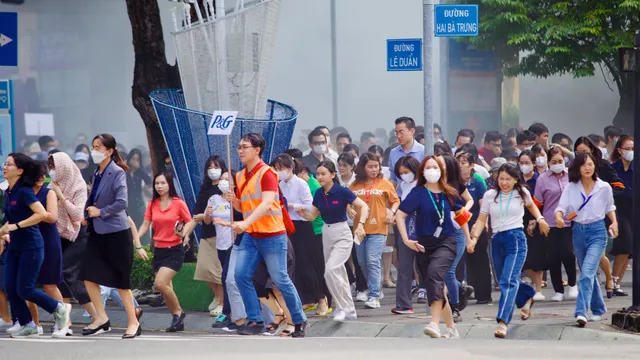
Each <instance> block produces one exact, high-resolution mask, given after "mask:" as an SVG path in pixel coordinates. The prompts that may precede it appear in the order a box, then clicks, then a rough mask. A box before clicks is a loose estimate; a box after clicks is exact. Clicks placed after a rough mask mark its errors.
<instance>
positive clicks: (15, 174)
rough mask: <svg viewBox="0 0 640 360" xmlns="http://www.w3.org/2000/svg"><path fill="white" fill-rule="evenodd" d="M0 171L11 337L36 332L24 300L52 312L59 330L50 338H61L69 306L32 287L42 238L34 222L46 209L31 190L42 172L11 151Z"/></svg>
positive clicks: (40, 259)
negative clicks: (12, 320) (8, 238)
mask: <svg viewBox="0 0 640 360" xmlns="http://www.w3.org/2000/svg"><path fill="white" fill-rule="evenodd" d="M3 174H4V178H5V179H6V180H7V182H8V183H9V188H8V189H7V192H6V196H7V197H6V199H5V205H4V225H3V226H2V228H1V229H0V237H2V236H4V235H7V234H10V236H11V242H10V243H9V247H8V250H7V254H6V260H5V286H6V292H7V297H8V298H9V302H10V304H11V310H12V311H13V313H14V314H15V316H16V318H17V324H19V327H18V328H17V329H16V331H15V332H14V333H12V334H11V336H12V337H27V336H34V335H35V336H37V335H38V329H37V328H36V325H35V324H34V322H33V319H32V318H31V314H30V313H29V308H28V307H27V303H26V301H30V302H32V303H35V304H36V305H38V306H40V307H41V308H43V309H44V310H45V311H47V312H48V313H51V314H53V315H54V318H55V321H56V325H57V327H58V329H60V331H57V332H55V333H54V337H64V336H66V334H67V331H66V328H67V326H68V324H69V315H70V313H71V305H69V304H64V303H62V302H61V301H57V300H55V299H53V298H52V297H50V296H49V295H47V294H45V293H44V292H42V291H40V290H37V289H36V287H35V285H36V279H37V277H38V273H39V272H40V266H41V265H42V262H43V260H44V240H43V237H42V234H41V233H40V230H39V229H38V227H37V226H36V225H38V224H39V223H40V222H42V221H44V220H45V219H46V218H47V210H46V209H45V208H44V206H43V205H42V204H41V203H40V202H39V201H38V198H37V197H36V194H35V193H34V192H33V187H34V186H35V185H36V183H37V182H38V180H39V179H40V177H41V175H42V171H41V168H40V167H39V165H38V164H37V163H36V162H35V161H33V160H32V159H31V158H29V157H28V156H26V155H24V154H20V153H11V154H9V155H8V156H7V160H6V161H5V163H4V165H3ZM62 330H64V331H62Z"/></svg>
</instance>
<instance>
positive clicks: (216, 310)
mask: <svg viewBox="0 0 640 360" xmlns="http://www.w3.org/2000/svg"><path fill="white" fill-rule="evenodd" d="M220 314H222V306H220V305H218V306H216V307H215V308H214V309H213V310H211V311H210V312H209V315H211V316H218V315H220Z"/></svg>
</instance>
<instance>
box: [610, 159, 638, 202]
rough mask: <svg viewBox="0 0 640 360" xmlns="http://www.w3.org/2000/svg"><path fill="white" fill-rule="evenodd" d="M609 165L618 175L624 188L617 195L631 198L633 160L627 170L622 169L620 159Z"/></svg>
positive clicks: (622, 165)
mask: <svg viewBox="0 0 640 360" xmlns="http://www.w3.org/2000/svg"><path fill="white" fill-rule="evenodd" d="M611 167H612V168H613V170H615V171H616V173H617V174H618V177H619V178H620V179H621V180H622V183H623V184H624V190H622V191H621V192H620V194H619V195H621V196H623V197H628V198H629V199H631V198H632V197H633V161H632V162H631V165H630V166H629V170H627V171H624V164H623V163H622V160H618V161H616V162H614V163H613V164H611Z"/></svg>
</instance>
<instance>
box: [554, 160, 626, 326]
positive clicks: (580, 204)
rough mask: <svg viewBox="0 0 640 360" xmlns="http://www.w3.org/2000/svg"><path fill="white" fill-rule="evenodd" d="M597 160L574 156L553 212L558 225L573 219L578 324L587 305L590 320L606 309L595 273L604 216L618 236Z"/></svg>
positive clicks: (601, 248)
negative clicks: (577, 268) (576, 260)
mask: <svg viewBox="0 0 640 360" xmlns="http://www.w3.org/2000/svg"><path fill="white" fill-rule="evenodd" d="M597 164H598V160H597V158H596V157H595V156H594V154H591V153H581V154H580V155H577V156H576V158H575V159H574V160H573V162H572V163H571V166H570V167H569V181H570V183H569V184H568V185H567V187H566V188H565V190H564V191H563V192H562V196H561V197H560V202H559V203H558V207H557V208H556V212H555V221H556V226H557V227H559V228H561V229H562V228H564V226H565V220H570V221H573V251H574V253H575V254H576V258H577V259H578V266H580V278H579V280H578V287H579V289H580V291H579V293H578V299H577V301H576V311H575V317H576V322H577V323H578V326H580V327H584V326H586V325H587V321H588V320H587V313H588V311H589V308H591V313H592V316H591V317H590V318H589V321H600V320H601V319H602V315H603V314H604V313H606V312H607V307H606V306H605V304H604V300H603V298H602V293H601V292H600V284H599V283H598V277H597V273H596V272H597V270H598V263H599V261H600V257H601V256H602V253H603V252H604V250H605V249H606V247H607V228H606V227H605V222H604V218H605V216H606V217H608V218H609V220H610V221H611V225H609V227H608V230H609V234H610V235H611V237H613V238H616V237H617V236H618V221H617V219H616V212H615V210H616V207H615V205H614V202H613V191H612V190H611V186H610V185H609V184H607V183H606V182H604V181H602V180H600V179H598V171H597V166H598V165H597Z"/></svg>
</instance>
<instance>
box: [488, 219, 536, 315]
mask: <svg viewBox="0 0 640 360" xmlns="http://www.w3.org/2000/svg"><path fill="white" fill-rule="evenodd" d="M491 257H492V258H493V267H494V268H495V271H496V276H497V277H498V282H499V284H500V292H501V294H500V304H499V306H498V315H497V316H496V321H497V322H500V321H504V322H505V323H506V324H509V323H510V322H511V317H512V316H513V307H514V305H516V306H517V307H518V308H521V307H523V306H524V305H525V304H526V303H527V301H529V299H531V298H532V297H533V296H534V295H535V294H536V291H535V290H534V289H533V288H532V287H531V286H529V285H527V284H525V283H523V282H522V280H520V273H522V267H523V266H524V261H525V260H526V259H527V237H526V236H525V235H524V231H522V229H513V230H507V231H502V232H499V233H497V234H495V235H494V236H493V239H492V240H491Z"/></svg>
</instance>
